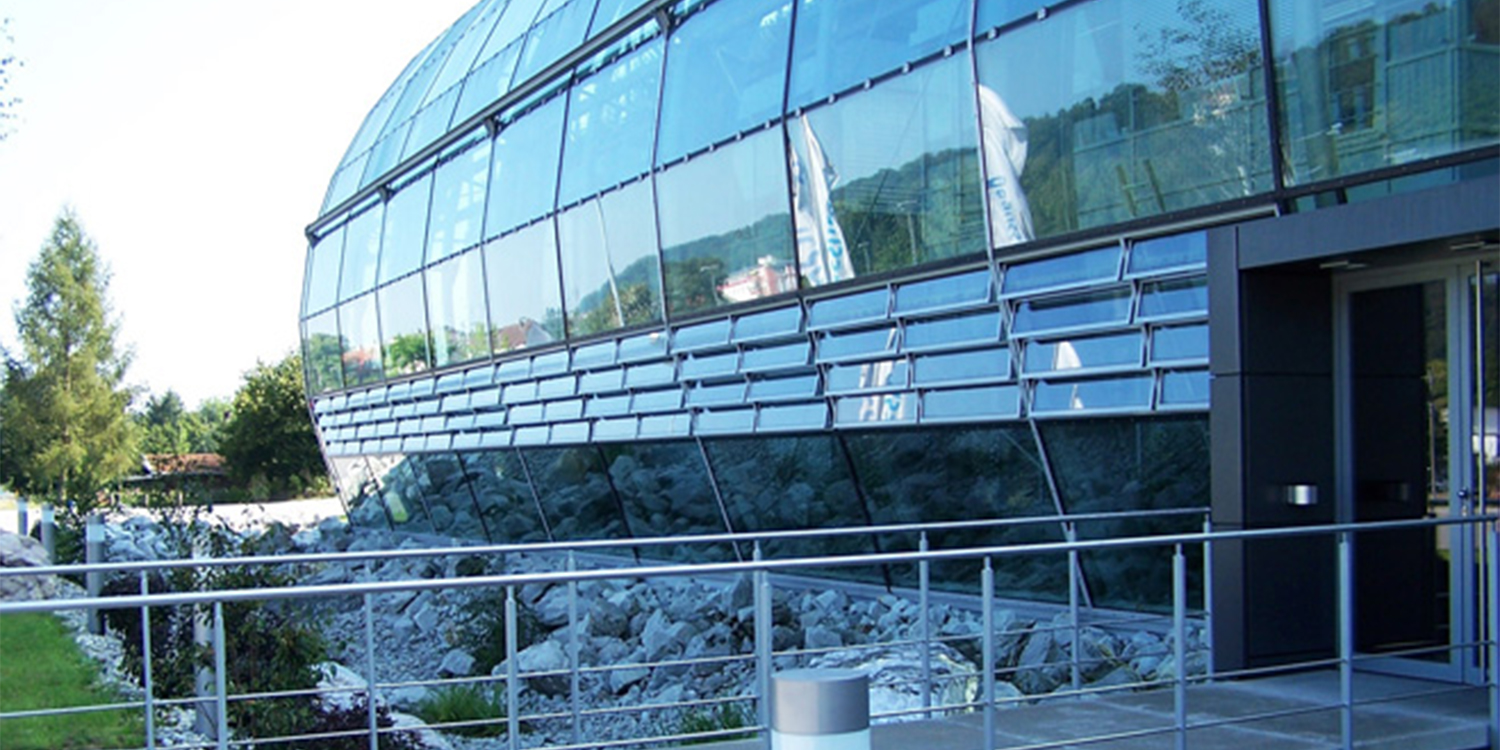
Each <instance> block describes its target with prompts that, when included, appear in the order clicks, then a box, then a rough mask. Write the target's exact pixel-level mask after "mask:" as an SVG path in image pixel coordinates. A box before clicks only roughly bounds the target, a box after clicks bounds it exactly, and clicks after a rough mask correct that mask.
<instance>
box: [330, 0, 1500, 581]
mask: <svg viewBox="0 0 1500 750" xmlns="http://www.w3.org/2000/svg"><path fill="white" fill-rule="evenodd" d="M1265 5H1266V8H1265V13H1264V15H1263V14H1262V11H1261V10H1260V9H1259V8H1258V6H1257V4H1255V3H1246V2H1241V1H1239V0H1144V1H1139V2H1137V1H1132V2H1126V1H1125V0H1084V1H1081V2H1072V3H1065V4H1060V5H1058V6H1056V7H1052V8H1049V7H1047V6H1046V5H1045V4H1042V3H1038V2H1034V1H1031V0H1007V1H1004V2H974V0H899V1H892V2H881V3H878V4H873V5H872V4H870V3H862V2H857V1H856V0H717V1H716V2H712V1H701V2H694V1H691V0H689V1H682V2H675V1H674V2H668V1H667V0H650V1H648V2H642V1H641V0H509V2H507V1H506V0H482V1H481V2H480V3H479V4H478V5H476V6H475V7H474V9H472V10H471V11H470V12H469V13H468V14H466V15H465V16H464V17H463V18H461V19H459V21H458V22H457V23H456V24H455V25H454V26H453V28H452V29H450V30H449V31H448V32H447V33H445V34H444V35H443V36H441V37H440V38H438V39H437V40H435V41H434V42H433V43H432V44H431V45H429V47H428V48H427V49H426V50H424V51H423V52H422V53H421V54H419V55H418V56H417V57H416V58H415V59H414V60H413V61H412V63H411V64H410V65H409V66H408V68H407V69H406V70H405V71H404V72H403V73H402V75H401V76H400V77H399V78H398V79H397V80H396V81H395V83H394V84H393V85H392V87H391V89H390V90H389V91H388V92H387V93H386V94H385V96H384V97H382V98H381V100H380V101H379V102H378V103H377V104H376V106H375V107H374V109H372V110H371V112H370V114H369V116H368V117H367V118H366V120H365V122H364V124H363V125H362V127H361V128H360V130H359V132H358V134H357V135H356V137H355V139H354V141H353V142H352V143H351V145H350V147H349V150H348V153H347V154H346V156H345V158H344V160H343V162H342V163H341V165H340V166H339V168H338V170H337V172H336V174H335V175H334V177H333V179H332V181H331V182H330V184H329V188H328V193H327V196H326V200H325V202H324V205H323V213H322V215H321V216H320V218H319V219H318V221H317V222H316V223H315V224H314V225H313V227H312V228H311V229H310V230H309V238H310V246H309V251H308V260H307V278H306V280H305V283H304V295H303V306H302V316H301V319H302V335H303V343H304V347H303V351H304V356H305V363H306V367H307V383H308V391H309V393H310V396H311V399H312V402H313V411H314V414H315V416H316V419H317V422H318V428H319V433H320V436H321V439H322V441H323V444H324V446H325V448H326V451H327V453H328V455H329V456H330V458H331V460H332V462H333V463H334V465H335V467H336V469H337V474H338V476H339V483H340V487H341V489H342V490H343V492H344V494H345V496H346V499H347V500H349V502H350V503H351V507H353V508H357V509H360V516H361V517H362V518H365V519H366V520H371V519H378V520H381V522H383V523H388V524H391V525H393V526H396V527H400V528H410V529H412V530H421V531H424V532H428V533H437V534H445V535H456V536H474V537H477V538H488V539H494V540H497V541H498V540H519V539H537V538H553V539H576V538H587V537H599V536H618V537H626V536H629V535H659V534H680V533H690V532H693V531H714V530H724V529H725V528H729V529H734V530H741V531H744V530H757V529H774V528H789V527H803V526H810V525H834V524H844V523H868V522H872V521H873V522H886V521H894V520H901V519H907V518H911V508H910V507H909V506H905V505H903V502H902V501H901V500H900V498H901V497H903V496H910V497H927V496H928V495H932V498H931V499H930V500H924V501H923V502H922V503H921V505H922V507H923V509H924V512H923V513H922V514H920V516H919V517H921V518H926V519H936V518H948V517H950V516H951V517H955V518H957V517H967V516H966V515H965V514H968V515H969V516H974V517H978V516H1026V515H1039V514H1040V515H1046V514H1051V513H1069V512H1074V511H1079V510H1099V509H1110V510H1125V509H1131V508H1158V507H1188V506H1202V505H1206V504H1207V497H1206V495H1207V469H1206V462H1207V458H1206V457H1207V455H1208V449H1207V438H1206V434H1207V429H1206V424H1207V416H1206V413H1207V410H1208V406H1209V381H1210V378H1209V374H1208V365H1209V361H1208V359H1209V347H1208V324H1207V320H1208V317H1209V291H1208V290H1209V284H1208V281H1207V278H1208V276H1207V267H1208V249H1207V242H1206V240H1205V236H1206V235H1205V232H1204V229H1205V228H1207V227H1211V226H1213V225H1216V224H1223V223H1226V222H1230V221H1234V220H1236V218H1237V217H1243V216H1246V215H1268V214H1272V213H1276V212H1285V211H1293V210H1301V209H1304V208H1310V207H1314V206H1313V205H1310V204H1309V201H1312V203H1318V201H1319V200H1321V199H1320V198H1318V199H1314V196H1321V195H1322V194H1323V193H1324V192H1325V191H1327V190H1329V189H1330V186H1332V189H1335V190H1337V191H1344V192H1347V191H1348V190H1356V191H1357V190H1358V189H1360V186H1361V184H1362V183H1368V184H1370V185H1377V184H1387V182H1385V181H1388V180H1389V179H1391V178H1392V176H1393V175H1400V176H1403V177H1404V176H1406V175H1410V174H1419V175H1430V176H1432V179H1433V180H1434V181H1442V180H1443V179H1455V178H1453V177H1451V175H1452V174H1455V173H1458V172H1461V171H1463V170H1462V168H1463V167H1464V166H1465V164H1466V163H1467V162H1474V163H1479V162H1480V161H1481V160H1483V159H1486V158H1490V157H1492V156H1493V154H1494V149H1495V146H1496V144H1497V143H1500V95H1497V93H1496V92H1497V91H1500V37H1497V33H1496V28H1497V26H1500V24H1496V23H1494V19H1493V5H1492V4H1490V5H1486V3H1485V2H1484V1H1483V0H1440V1H1439V2H1425V3H1413V2H1409V1H1408V0H1359V1H1358V2H1352V3H1351V2H1340V3H1333V2H1313V3H1302V2H1290V1H1288V2H1280V1H1279V0H1273V2H1270V3H1269V4H1265ZM1318 205H1321V204H1320V203H1318ZM1028 426H1029V429H1028ZM1127 443H1129V444H1130V445H1135V446H1137V447H1138V448H1139V446H1152V450H1153V451H1154V450H1156V448H1157V447H1160V448H1161V450H1162V451H1164V453H1165V455H1166V456H1167V458H1166V459H1163V460H1162V461H1154V460H1146V459H1144V458H1140V459H1133V460H1132V462H1131V465H1130V466H1128V467H1126V466H1122V467H1118V470H1111V471H1110V472H1109V474H1108V476H1109V477H1111V478H1112V481H1113V480H1119V481H1128V482H1131V483H1132V484H1131V486H1132V487H1135V489H1129V490H1127V489H1121V490H1120V491H1119V492H1115V493H1112V494H1109V493H1105V494H1101V492H1100V491H1098V489H1097V488H1096V487H1094V486H1093V485H1092V484H1088V485H1086V486H1080V485H1077V484H1076V483H1077V482H1079V481H1083V478H1084V477H1088V476H1092V474H1091V471H1090V470H1089V469H1090V468H1091V466H1094V465H1090V464H1088V461H1087V459H1085V458H1083V457H1086V456H1088V455H1091V453H1092V452H1096V451H1097V450H1098V449H1100V446H1107V447H1109V450H1110V452H1111V455H1113V454H1114V453H1115V452H1119V453H1121V454H1122V455H1123V454H1124V453H1128V452H1129V451H1127V450H1126V448H1127V447H1129V446H1127ZM935 445H939V446H946V448H945V449H942V450H941V451H940V452H941V454H942V455H941V458H940V459H938V460H932V459H930V458H929V459H928V460H927V461H926V462H925V464H926V466H925V468H923V469H921V470H920V471H919V470H918V469H916V468H913V467H912V464H914V463H924V462H921V461H918V460H916V456H917V455H918V454H919V453H920V452H921V448H922V447H923V446H929V450H931V448H930V446H935ZM1116 449H1118V450H1116ZM1137 452H1139V449H1138V450H1137ZM1075 454H1076V455H1075ZM1075 458H1076V459H1078V460H1081V461H1082V462H1083V463H1080V464H1078V465H1077V466H1078V467H1080V468H1079V469H1078V470H1077V471H1074V469H1072V468H1067V469H1064V468H1063V467H1064V466H1072V464H1069V463H1068V462H1069V461H1072V460H1075ZM769 466H774V467H778V468H776V469H775V470H774V471H773V470H770V469H768V468H767V467H769ZM978 467H985V468H978ZM1173 472H1178V473H1183V472H1188V473H1193V472H1196V473H1194V474H1193V475H1194V476H1196V477H1198V478H1199V479H1201V481H1200V482H1198V483H1197V484H1193V483H1192V482H1186V483H1181V484H1174V483H1172V482H1146V481H1145V479H1144V478H1143V477H1146V476H1148V475H1149V476H1153V477H1154V476H1157V475H1163V476H1165V475H1168V474H1171V473H1173ZM1064 474H1067V475H1068V476H1067V477H1063V476H1062V475H1064ZM1049 476H1050V479H1049ZM1125 477H1135V479H1130V480H1126V479H1125ZM1103 478H1104V477H1103V476H1101V478H1100V479H1101V481H1102V480H1103ZM1089 481H1093V480H1089ZM1143 482H1144V484H1142V483H1143ZM1189 485H1191V486H1189ZM936 486H943V487H946V488H948V490H950V491H953V492H959V489H962V491H961V492H960V494H966V496H972V497H971V498H970V499H969V500H963V501H958V500H956V499H955V498H954V497H951V496H939V495H936V494H933V493H932V492H931V491H930V490H931V487H936ZM1142 486H1146V487H1151V488H1154V489H1152V490H1151V491H1150V492H1149V493H1145V494H1143V492H1145V491H1144V490H1142V489H1140V488H1141V487H1142ZM895 487H907V488H908V490H909V491H908V490H902V491H899V492H898V491H897V490H895V489H893V488H895ZM955 488H959V489H955ZM963 488H967V489H963ZM1106 496H1107V497H1108V498H1109V501H1108V502H1106V501H1105V500H1104V499H1103V498H1105V497H1106ZM856 509H857V510H858V512H857V513H856V512H854V511H855V510H856ZM851 513H853V515H850V514H851ZM1096 532H1099V530H1097V529H1094V530H1088V529H1084V530H1081V533H1096ZM1014 533H1015V534H1021V535H1025V534H1031V536H1025V537H1024V538H1035V539H1043V538H1055V537H1056V536H1057V534H1058V533H1059V532H1058V530H1057V528H1056V527H1052V528H1051V529H1050V530H1045V529H1044V530H1037V529H1031V530H1030V531H1016V532H1014ZM1099 533H1102V532H1099ZM1015 538H1023V537H1022V536H1017V537H1015ZM1134 564H1135V562H1132V561H1131V560H1123V561H1120V564H1119V565H1114V566H1104V567H1107V568H1109V569H1110V570H1114V571H1117V572H1118V571H1120V570H1129V569H1130V567H1131V566H1132V565H1134ZM1084 567H1085V568H1086V569H1087V570H1086V571H1085V572H1086V573H1088V574H1089V575H1091V576H1094V577H1095V578H1098V580H1097V581H1096V582H1095V583H1094V584H1093V585H1094V588H1095V591H1094V596H1095V598H1096V599H1098V600H1100V601H1115V602H1119V603H1125V604H1129V603H1131V602H1145V601H1148V600H1155V599H1159V594H1160V593H1161V592H1142V591H1138V590H1130V586H1129V585H1128V581H1129V576H1125V577H1123V578H1118V577H1110V576H1105V575H1104V574H1103V573H1102V571H1103V570H1104V567H1101V566H1099V565H1096V564H1095V562H1093V561H1085V564H1084ZM883 575H893V574H892V573H891V572H889V571H887V572H886V573H884V574H883ZM1004 575H1008V576H1013V583H1015V585H1017V586H1023V587H1026V588H1035V589H1043V588H1046V587H1047V586H1050V585H1052V582H1055V581H1056V580H1057V578H1058V577H1059V576H1062V577H1063V578H1066V571H1065V570H1063V571H1062V572H1061V573H1059V572H1058V570H1053V569H1041V568H1038V569H1036V570H1027V571H1022V570H1014V571H1010V572H1007V573H1005V574H1004ZM1101 576H1103V577H1101Z"/></svg>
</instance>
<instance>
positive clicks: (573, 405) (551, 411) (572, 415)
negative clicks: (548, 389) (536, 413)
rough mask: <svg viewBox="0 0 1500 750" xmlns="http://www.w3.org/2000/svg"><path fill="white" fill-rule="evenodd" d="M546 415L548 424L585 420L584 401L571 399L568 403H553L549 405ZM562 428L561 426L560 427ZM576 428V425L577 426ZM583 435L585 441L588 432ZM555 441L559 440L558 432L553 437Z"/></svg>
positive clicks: (545, 411)
mask: <svg viewBox="0 0 1500 750" xmlns="http://www.w3.org/2000/svg"><path fill="white" fill-rule="evenodd" d="M544 414H545V416H546V419H547V421H548V422H564V421H568V420H573V419H582V418H583V399H581V398H570V399H568V400H566V401H553V402H551V403H549V404H547V406H546V409H545V410H544ZM559 426H560V425H559ZM575 427H576V425H575ZM586 427H587V426H586V425H585V432H584V433H583V435H584V439H587V438H588V432H587V431H586ZM552 438H553V440H557V439H558V435H557V434H556V431H554V433H553V435H552Z"/></svg>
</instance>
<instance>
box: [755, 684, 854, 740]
mask: <svg viewBox="0 0 1500 750" xmlns="http://www.w3.org/2000/svg"><path fill="white" fill-rule="evenodd" d="M771 750H870V677H869V675H867V674H865V673H864V672H860V671H857V670H853V669H790V670H787V671H785V672H781V673H779V674H775V675H772V676H771Z"/></svg>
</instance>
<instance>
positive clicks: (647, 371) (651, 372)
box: [625, 362, 677, 388]
mask: <svg viewBox="0 0 1500 750" xmlns="http://www.w3.org/2000/svg"><path fill="white" fill-rule="evenodd" d="M676 379H677V368H676V366H675V365H673V364H672V363H671V362H656V363H652V364H648V365H636V366H634V367H629V368H626V370H625V385H626V386H627V387H629V388H644V387H649V386H653V385H663V384H666V383H671V382H673V381H675V380H676Z"/></svg>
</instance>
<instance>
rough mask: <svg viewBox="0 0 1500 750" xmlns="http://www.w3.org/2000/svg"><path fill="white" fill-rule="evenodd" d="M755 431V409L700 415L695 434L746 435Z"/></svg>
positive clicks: (711, 412)
mask: <svg viewBox="0 0 1500 750" xmlns="http://www.w3.org/2000/svg"><path fill="white" fill-rule="evenodd" d="M753 429H755V410H754V409H732V410H729V411H705V412H701V413H699V414H698V417H697V420H696V421H695V422H694V424H693V432H694V433H695V434H698V435H722V434H725V433H741V434H746V433H749V432H750V431H751V430H753Z"/></svg>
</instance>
